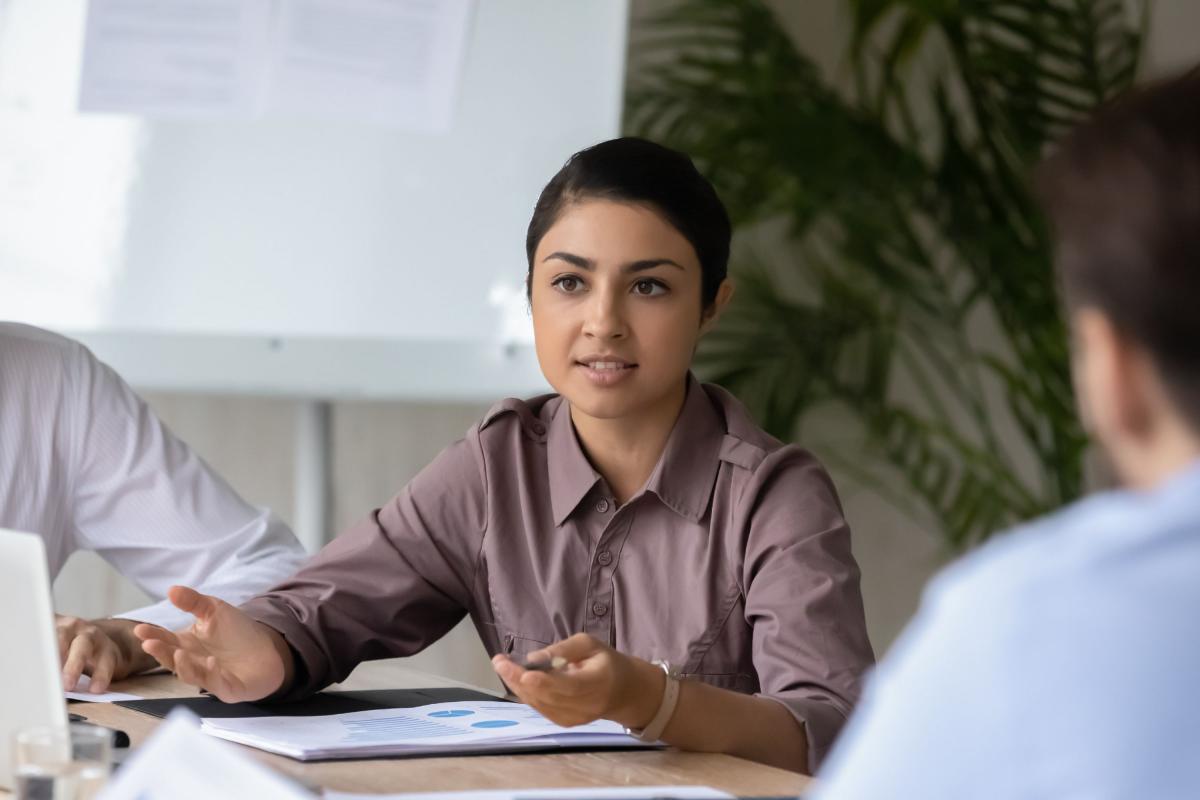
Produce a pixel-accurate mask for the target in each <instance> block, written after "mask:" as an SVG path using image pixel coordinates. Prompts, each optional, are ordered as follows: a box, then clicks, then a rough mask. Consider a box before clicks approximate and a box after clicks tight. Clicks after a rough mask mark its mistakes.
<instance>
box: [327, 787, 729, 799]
mask: <svg viewBox="0 0 1200 800" xmlns="http://www.w3.org/2000/svg"><path fill="white" fill-rule="evenodd" d="M323 797H324V799H325V800H368V798H369V799H370V800H735V795H732V794H727V793H726V792H720V791H717V790H716V789H713V788H712V787H710V786H589V787H587V788H586V789H489V790H485V791H473V792H425V793H422V794H349V793H347V792H325V794H324V795H323Z"/></svg>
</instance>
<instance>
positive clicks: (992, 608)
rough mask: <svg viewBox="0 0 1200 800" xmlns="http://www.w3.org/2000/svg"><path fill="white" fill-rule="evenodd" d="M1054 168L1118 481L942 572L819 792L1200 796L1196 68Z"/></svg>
mask: <svg viewBox="0 0 1200 800" xmlns="http://www.w3.org/2000/svg"><path fill="white" fill-rule="evenodd" d="M1039 177H1040V186H1041V189H1042V197H1043V202H1044V205H1045V207H1046V210H1047V211H1048V212H1049V218H1050V221H1051V223H1052V225H1053V228H1054V230H1055V236H1056V243H1057V259H1056V260H1057V262H1058V268H1059V270H1060V272H1061V277H1062V282H1063V286H1064V292H1065V296H1066V301H1067V308H1068V310H1069V312H1070V320H1071V328H1072V334H1073V339H1074V350H1073V352H1074V358H1075V378H1076V386H1077V393H1078V395H1079V402H1080V407H1081V409H1082V412H1083V416H1084V420H1085V423H1086V424H1087V426H1088V428H1089V430H1090V432H1091V433H1092V434H1093V436H1094V437H1095V439H1096V441H1097V442H1098V443H1099V444H1100V445H1101V446H1102V448H1103V450H1104V451H1105V453H1106V455H1107V456H1108V458H1109V460H1110V461H1111V463H1112V465H1113V467H1114V469H1115V471H1116V473H1117V475H1119V476H1120V479H1121V483H1122V484H1123V488H1122V489H1120V490H1119V491H1111V492H1105V493H1102V494H1099V495H1097V496H1094V497H1092V498H1090V499H1087V500H1085V501H1083V502H1080V503H1077V504H1075V505H1074V506H1071V507H1069V508H1067V509H1065V510H1064V511H1061V512H1060V513H1057V514H1055V515H1053V516H1050V517H1048V518H1046V519H1042V520H1040V521H1037V522H1034V523H1031V524H1029V525H1027V526H1025V528H1024V530H1021V531H1019V532H1017V533H1014V534H1011V535H1008V536H1004V537H1001V538H999V539H997V540H995V541H993V542H992V543H990V544H989V545H987V546H986V547H984V548H983V549H982V550H981V551H979V552H977V553H975V554H974V555H972V556H970V557H968V558H967V559H965V560H963V561H962V562H960V563H959V564H957V565H955V566H953V567H951V568H950V569H949V570H947V571H946V572H945V573H944V574H943V575H941V576H940V577H938V578H937V579H935V580H934V582H933V583H932V584H931V585H930V587H929V589H928V591H927V593H926V596H925V599H924V603H923V605H922V608H921V610H920V611H919V613H918V614H917V617H916V619H915V620H914V621H913V623H912V624H911V625H910V626H909V629H908V630H907V631H906V632H905V633H904V635H903V637H902V638H901V639H900V641H899V642H898V643H897V644H896V646H895V647H894V649H893V651H892V653H891V654H890V655H889V657H888V658H887V660H886V661H885V662H884V663H883V664H882V665H881V666H880V667H879V668H878V671H877V673H876V675H875V676H874V677H873V679H872V681H871V683H870V685H869V687H868V689H867V692H866V696H865V698H864V701H863V702H862V704H861V705H860V707H859V711H858V712H857V715H856V716H855V717H853V718H852V720H851V722H850V724H849V727H848V728H847V729H846V731H845V733H844V734H843V737H842V739H841V740H840V741H839V743H838V744H837V745H836V746H835V748H834V751H833V753H832V755H831V756H830V760H829V761H828V762H827V764H826V769H825V771H824V772H823V773H822V774H821V776H820V781H819V788H818V789H817V791H816V796H817V797H819V798H821V799H822V800H834V799H836V798H896V797H918V798H922V799H923V800H931V799H932V798H968V797H969V798H976V799H977V798H988V797H1046V798H1065V797H1086V798H1106V797H1114V798H1115V797H1147V798H1150V797H1153V798H1166V797H1200V690H1197V687H1196V684H1197V681H1200V624H1198V623H1197V621H1196V620H1197V615H1198V614H1200V72H1192V73H1190V74H1189V75H1186V76H1183V77H1181V78H1177V79H1175V80H1173V81H1170V82H1168V83H1164V84H1160V85H1157V86H1154V87H1152V88H1149V89H1147V90H1143V91H1140V92H1135V93H1133V94H1131V95H1129V96H1127V97H1126V98H1124V99H1123V100H1120V101H1118V102H1117V103H1115V104H1114V105H1111V106H1110V107H1108V108H1106V109H1105V110H1103V111H1102V112H1101V113H1100V114H1099V115H1098V116H1097V117H1096V118H1095V119H1094V120H1093V121H1091V122H1089V123H1088V124H1086V125H1084V126H1083V127H1082V128H1080V129H1079V130H1077V131H1076V132H1074V133H1073V134H1072V135H1071V136H1070V137H1068V138H1067V140H1066V141H1065V142H1064V143H1063V144H1062V145H1061V147H1060V148H1059V149H1058V151H1057V152H1056V153H1055V154H1054V155H1052V156H1051V157H1050V159H1049V160H1048V162H1047V163H1046V164H1045V165H1044V166H1043V168H1042V171H1041V174H1040V176H1039Z"/></svg>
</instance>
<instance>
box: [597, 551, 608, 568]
mask: <svg viewBox="0 0 1200 800" xmlns="http://www.w3.org/2000/svg"><path fill="white" fill-rule="evenodd" d="M596 560H597V561H599V562H600V564H601V565H602V566H605V567H607V566H608V565H609V564H611V563H612V553H610V552H608V551H607V550H601V551H600V555H598V556H596Z"/></svg>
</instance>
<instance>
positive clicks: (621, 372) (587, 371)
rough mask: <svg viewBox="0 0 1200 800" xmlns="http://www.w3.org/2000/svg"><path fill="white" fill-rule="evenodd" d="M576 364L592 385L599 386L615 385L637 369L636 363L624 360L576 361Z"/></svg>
mask: <svg viewBox="0 0 1200 800" xmlns="http://www.w3.org/2000/svg"><path fill="white" fill-rule="evenodd" d="M576 366H578V367H579V368H580V369H582V370H583V374H584V376H585V377H586V378H587V379H588V380H589V381H591V382H592V384H593V385H595V386H600V387H609V386H615V385H617V384H618V383H620V382H621V381H623V380H625V379H626V378H628V377H629V376H630V375H632V374H633V371H634V370H635V369H637V364H630V363H628V362H625V361H587V362H584V361H578V362H576Z"/></svg>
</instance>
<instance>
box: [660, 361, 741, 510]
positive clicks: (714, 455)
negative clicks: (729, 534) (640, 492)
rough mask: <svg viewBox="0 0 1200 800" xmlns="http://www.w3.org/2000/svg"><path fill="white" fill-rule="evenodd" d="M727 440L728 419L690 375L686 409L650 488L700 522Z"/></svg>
mask: <svg viewBox="0 0 1200 800" xmlns="http://www.w3.org/2000/svg"><path fill="white" fill-rule="evenodd" d="M724 442H725V421H724V420H723V419H722V418H721V415H720V414H719V413H718V411H717V409H716V407H715V406H714V405H713V401H712V399H711V398H710V397H709V396H708V392H706V391H704V387H703V386H701V385H700V381H698V380H696V378H695V376H693V375H691V374H689V375H688V387H687V397H686V398H685V399H684V401H683V409H682V410H681V411H680V412H679V418H678V419H677V420H675V427H674V428H673V429H672V430H671V436H670V437H669V438H668V439H667V446H666V447H665V448H663V454H662V457H661V458H659V460H658V464H657V465H655V467H654V471H653V472H652V473H650V479H649V480H648V481H647V482H646V491H647V492H653V493H654V494H656V495H658V498H659V499H660V500H662V501H663V503H665V504H666V505H667V507H668V508H670V509H671V510H672V511H674V512H675V513H676V514H678V515H679V516H681V517H684V518H686V519H688V520H691V521H692V522H699V521H700V520H701V519H702V518H703V517H704V513H705V512H706V511H707V510H708V501H709V498H711V497H712V491H713V484H714V483H715V482H716V479H717V469H718V468H719V467H720V465H721V446H722V445H723V444H724Z"/></svg>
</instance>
